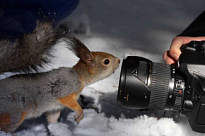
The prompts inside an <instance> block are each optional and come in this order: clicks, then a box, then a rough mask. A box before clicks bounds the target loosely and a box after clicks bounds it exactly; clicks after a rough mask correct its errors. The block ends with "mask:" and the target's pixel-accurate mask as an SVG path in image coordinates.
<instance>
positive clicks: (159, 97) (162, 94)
mask: <svg viewBox="0 0 205 136" xmlns="http://www.w3.org/2000/svg"><path fill="white" fill-rule="evenodd" d="M169 80H170V66H168V65H166V64H162V63H153V68H152V74H151V84H150V86H149V89H150V91H151V95H150V102H149V108H152V109H159V110H163V109H164V108H165V105H166V102H167V97H168V93H169Z"/></svg>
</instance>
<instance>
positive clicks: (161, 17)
mask: <svg viewBox="0 0 205 136" xmlns="http://www.w3.org/2000/svg"><path fill="white" fill-rule="evenodd" d="M204 4H205V1H203V0H198V1H194V0H188V1H186V2H184V1H178V0H169V1H164V0H150V1H145V0H138V1H133V0H127V1H126V2H125V1H123V0H112V1H110V0H98V1H96V0H89V1H83V0H82V1H81V2H80V5H79V6H78V8H77V9H76V11H74V12H73V14H72V15H71V16H70V17H68V18H67V19H66V22H67V23H68V24H70V25H71V26H72V27H71V28H72V29H71V31H75V32H77V33H78V34H76V36H77V37H78V38H79V39H80V40H82V42H83V43H85V45H86V46H87V47H88V48H89V49H90V50H92V51H105V52H108V53H112V54H114V55H115V56H118V57H119V58H120V59H121V60H122V59H123V58H125V57H126V56H128V55H136V56H142V57H146V58H148V59H151V60H152V61H155V62H163V60H162V53H163V52H164V51H166V50H168V49H169V45H170V43H171V40H172V38H173V37H175V35H177V34H179V33H180V32H182V31H183V30H184V29H185V28H186V27H187V25H188V24H190V23H191V21H192V20H193V19H194V18H195V17H196V16H198V15H199V14H200V12H202V11H203V10H204ZM53 55H54V56H56V58H55V59H53V60H52V61H53V63H52V64H51V65H48V66H46V68H45V69H43V70H42V71H48V70H50V69H53V68H58V67H61V66H69V67H70V66H72V65H74V64H75V63H76V62H77V61H78V58H77V57H75V56H74V55H73V53H72V52H70V51H68V50H67V49H65V46H64V44H63V43H60V44H59V45H58V46H56V47H55V51H54V52H53ZM120 68H121V66H120V67H119V68H118V69H117V70H116V72H115V73H114V74H113V75H112V76H110V77H109V78H107V79H104V80H102V81H99V82H97V83H95V84H93V85H90V86H88V87H86V88H85V89H84V91H83V92H82V95H83V97H80V100H79V101H80V103H81V105H83V107H84V113H85V116H84V119H83V120H82V121H81V122H80V123H79V124H76V122H75V121H74V115H75V113H74V112H73V111H71V110H69V109H65V110H63V111H62V113H61V117H60V119H59V122H58V123H54V124H50V125H48V129H49V130H50V132H51V133H52V134H53V135H55V136H72V135H73V136H113V135H118V136H173V135H175V136H205V134H200V133H197V132H194V131H192V130H191V128H190V126H189V124H188V122H187V119H186V118H183V117H180V116H179V115H178V114H177V113H172V112H166V114H165V116H164V112H163V111H157V110H142V111H141V110H131V109H125V108H122V107H121V106H120V105H119V104H118V103H117V100H116V98H117V89H118V82H119V76H120ZM12 74H16V73H6V74H4V75H1V78H5V77H8V76H10V75H12ZM46 125H47V124H46V119H45V115H42V116H41V117H39V118H35V119H29V120H26V121H24V123H23V124H22V125H21V127H20V128H19V129H18V130H17V132H15V133H13V134H12V133H5V132H0V136H13V135H16V136H46V135H47V133H46Z"/></svg>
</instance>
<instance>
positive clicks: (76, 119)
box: [75, 111, 84, 123]
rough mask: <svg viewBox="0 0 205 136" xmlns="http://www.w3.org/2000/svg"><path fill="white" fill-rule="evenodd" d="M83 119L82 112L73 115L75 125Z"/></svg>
mask: <svg viewBox="0 0 205 136" xmlns="http://www.w3.org/2000/svg"><path fill="white" fill-rule="evenodd" d="M83 117H84V113H83V111H82V112H80V113H77V114H76V115H75V121H76V122H77V123H79V122H80V121H81V120H82V119H83Z"/></svg>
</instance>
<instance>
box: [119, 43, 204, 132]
mask: <svg viewBox="0 0 205 136" xmlns="http://www.w3.org/2000/svg"><path fill="white" fill-rule="evenodd" d="M181 51H182V54H181V55H180V57H179V60H178V62H177V64H173V65H171V66H169V65H166V64H163V63H155V62H152V61H150V60H148V59H146V58H143V57H137V56H128V57H127V58H126V59H124V60H123V64H122V69H121V75H120V82H119V89H118V98H117V99H118V101H119V102H120V103H121V104H122V106H124V107H127V108H133V109H147V108H152V109H159V110H171V111H179V112H180V114H181V115H182V116H185V117H187V118H188V121H189V123H190V126H191V128H192V129H193V130H194V131H197V132H201V133H205V41H192V42H190V43H188V44H186V45H184V46H182V47H181Z"/></svg>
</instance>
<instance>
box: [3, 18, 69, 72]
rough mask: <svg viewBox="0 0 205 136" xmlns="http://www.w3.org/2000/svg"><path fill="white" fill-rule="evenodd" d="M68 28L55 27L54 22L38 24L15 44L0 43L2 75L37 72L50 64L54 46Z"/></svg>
mask: <svg viewBox="0 0 205 136" xmlns="http://www.w3.org/2000/svg"><path fill="white" fill-rule="evenodd" d="M65 31H67V30H66V28H62V27H54V26H53V24H52V22H37V26H36V28H35V29H34V31H33V32H32V33H30V34H25V35H23V36H21V37H19V38H18V39H17V40H16V41H15V42H12V41H9V40H2V41H0V73H3V72H8V71H10V72H27V73H28V72H30V71H32V70H35V71H37V70H38V67H42V66H43V64H47V63H48V62H49V57H51V54H50V52H51V50H52V46H53V45H55V44H56V43H57V42H58V40H59V39H60V38H61V37H62V36H63V35H64V34H65Z"/></svg>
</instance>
